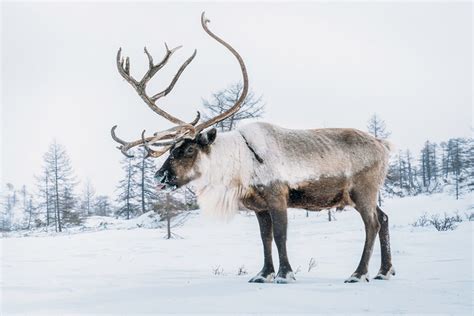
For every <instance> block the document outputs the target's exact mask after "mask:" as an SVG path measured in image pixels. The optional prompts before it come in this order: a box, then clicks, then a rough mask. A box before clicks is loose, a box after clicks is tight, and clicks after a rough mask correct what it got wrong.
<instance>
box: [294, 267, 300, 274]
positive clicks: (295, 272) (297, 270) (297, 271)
mask: <svg viewBox="0 0 474 316" xmlns="http://www.w3.org/2000/svg"><path fill="white" fill-rule="evenodd" d="M300 271H301V266H298V268H296V270H295V271H294V272H293V274H294V275H297V274H298V273H299V272H300Z"/></svg>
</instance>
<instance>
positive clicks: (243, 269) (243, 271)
mask: <svg viewBox="0 0 474 316" xmlns="http://www.w3.org/2000/svg"><path fill="white" fill-rule="evenodd" d="M246 274H248V272H247V269H245V266H244V265H242V266H240V267H239V269H238V270H237V275H246Z"/></svg>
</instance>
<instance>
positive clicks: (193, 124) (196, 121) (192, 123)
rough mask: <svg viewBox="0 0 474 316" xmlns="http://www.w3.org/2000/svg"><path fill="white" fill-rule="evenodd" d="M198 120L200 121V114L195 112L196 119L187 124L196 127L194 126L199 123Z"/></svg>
mask: <svg viewBox="0 0 474 316" xmlns="http://www.w3.org/2000/svg"><path fill="white" fill-rule="evenodd" d="M200 119H201V112H199V111H197V115H196V118H195V119H194V120H193V121H192V122H191V123H189V124H191V125H192V126H196V124H197V123H198V122H199V120H200Z"/></svg>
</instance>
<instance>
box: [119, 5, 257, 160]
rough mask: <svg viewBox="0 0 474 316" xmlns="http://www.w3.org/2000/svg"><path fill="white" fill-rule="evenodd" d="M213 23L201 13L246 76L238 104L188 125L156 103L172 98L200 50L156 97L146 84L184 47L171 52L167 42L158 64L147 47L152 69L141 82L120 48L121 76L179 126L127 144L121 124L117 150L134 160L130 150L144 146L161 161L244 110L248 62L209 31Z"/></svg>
mask: <svg viewBox="0 0 474 316" xmlns="http://www.w3.org/2000/svg"><path fill="white" fill-rule="evenodd" d="M208 22H210V20H208V19H207V18H206V17H205V15H204V12H203V13H202V14H201V25H202V27H203V29H204V31H206V33H207V34H209V36H211V37H212V38H214V39H215V40H216V41H218V42H219V43H221V44H222V45H223V46H224V47H226V48H227V49H228V50H230V52H231V53H232V54H233V55H234V56H235V57H236V58H237V60H238V62H239V64H240V68H241V70H242V76H243V84H244V85H243V90H242V94H241V95H240V97H239V99H238V100H237V102H236V103H235V104H234V105H233V106H232V107H231V108H230V109H229V110H227V111H226V112H224V113H222V114H219V115H217V116H216V117H214V118H211V119H210V120H208V121H206V122H204V123H201V124H199V125H198V126H197V127H195V125H196V124H197V123H198V122H199V119H200V113H199V112H197V116H196V118H195V119H194V120H193V121H192V122H191V123H186V122H184V121H183V120H180V119H179V118H177V117H175V116H173V115H171V114H169V113H167V112H165V111H164V110H162V109H161V108H159V107H158V106H157V105H156V101H158V100H159V99H160V98H162V97H164V96H166V95H168V94H169V93H170V92H171V91H172V90H173V88H174V86H175V84H176V82H177V81H178V79H179V77H180V76H181V74H182V73H183V71H184V70H185V69H186V67H187V66H188V65H189V64H190V63H191V62H192V61H193V59H194V57H195V56H196V53H197V51H196V50H194V53H193V54H192V55H191V56H190V57H189V58H188V59H187V60H186V61H185V62H184V63H183V64H182V65H181V67H180V68H179V70H178V72H177V73H176V74H175V76H174V77H173V80H171V83H170V84H169V85H168V87H167V88H166V89H164V90H163V91H161V92H158V93H156V94H155V95H153V96H151V97H150V96H149V95H148V94H147V92H146V85H147V83H148V82H149V81H150V79H151V78H152V77H153V76H154V75H155V74H156V73H157V72H158V71H159V70H160V69H161V68H163V66H164V65H165V64H166V63H167V62H168V60H169V59H170V57H171V55H173V53H174V52H175V51H176V50H178V49H179V48H181V46H178V47H175V48H173V49H169V48H168V45H166V43H165V48H166V54H165V56H164V57H163V59H162V61H161V62H160V63H158V64H155V63H154V62H153V57H152V56H151V54H150V53H149V52H148V50H147V48H146V47H145V49H144V51H145V54H146V55H147V57H148V70H147V72H146V73H145V74H144V75H143V78H142V79H141V80H140V81H137V80H136V79H135V78H133V77H132V76H131V75H130V59H129V57H126V58H125V59H124V58H123V57H122V56H121V53H122V49H121V48H120V49H119V50H118V52H117V69H118V71H119V73H120V75H121V76H122V77H123V78H124V79H125V80H127V82H128V83H129V84H130V85H131V86H132V87H133V88H134V89H135V91H136V92H137V93H138V95H139V96H140V97H141V98H142V100H143V101H144V102H145V103H146V104H147V105H148V107H149V108H150V109H152V110H153V111H154V112H155V113H157V114H158V115H160V116H162V117H164V118H165V119H167V120H168V121H170V122H172V123H174V124H176V125H177V126H175V127H172V128H169V129H167V130H165V131H162V132H156V133H155V134H154V135H153V136H150V137H145V131H143V132H142V135H141V136H142V137H141V139H139V140H135V141H131V142H127V141H124V140H122V139H120V138H119V137H117V135H115V129H116V128H117V125H115V126H114V127H112V130H111V135H112V138H113V139H114V140H115V141H116V142H118V143H119V144H120V146H118V147H117V148H118V149H120V151H121V152H122V153H123V154H124V155H125V156H127V157H133V156H132V155H130V154H128V150H130V149H131V148H133V147H136V146H140V145H142V146H144V148H145V150H146V151H147V156H150V157H154V158H157V157H159V156H161V155H163V154H164V153H165V152H166V151H168V150H169V148H171V146H173V145H174V144H176V143H177V142H179V141H180V140H182V139H183V138H187V137H191V138H193V137H195V136H196V135H197V134H198V133H199V132H200V131H202V130H204V129H205V128H207V127H209V126H211V125H214V124H216V123H218V122H220V121H222V120H224V119H226V118H228V117H229V116H231V115H233V114H235V113H236V112H237V111H238V110H239V109H240V107H241V106H242V104H243V101H244V100H245V97H246V96H247V92H248V76H247V70H246V68H245V64H244V61H243V59H242V57H241V56H240V55H239V53H237V51H236V50H235V49H234V48H233V47H232V46H230V45H229V44H228V43H226V42H225V41H224V40H222V39H221V38H220V37H218V36H217V35H215V34H214V33H212V32H211V31H210V30H209V28H208V27H207V23H208ZM152 146H154V147H161V148H160V149H159V150H154V149H152V148H151V147H152Z"/></svg>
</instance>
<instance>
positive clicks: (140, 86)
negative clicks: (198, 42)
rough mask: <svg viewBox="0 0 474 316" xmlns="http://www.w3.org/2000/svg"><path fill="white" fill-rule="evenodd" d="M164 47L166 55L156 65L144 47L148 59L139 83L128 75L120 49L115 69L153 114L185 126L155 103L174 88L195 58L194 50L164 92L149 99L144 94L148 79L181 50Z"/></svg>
mask: <svg viewBox="0 0 474 316" xmlns="http://www.w3.org/2000/svg"><path fill="white" fill-rule="evenodd" d="M165 47H166V54H165V56H164V57H163V59H162V61H161V62H160V63H158V64H156V65H155V64H154V62H153V57H152V56H151V54H150V53H149V51H148V49H147V48H146V47H145V48H144V51H145V54H146V56H147V58H148V70H147V72H146V73H145V74H144V75H143V78H142V79H141V80H140V81H137V80H136V79H135V78H133V77H132V76H131V75H130V59H129V58H128V57H126V58H125V59H124V58H122V48H119V50H118V52H117V69H118V71H119V73H120V75H121V76H122V77H123V78H124V79H125V80H126V81H127V82H128V83H129V84H130V85H131V86H132V87H133V88H134V89H135V91H137V93H138V95H139V96H140V97H141V98H142V100H143V101H144V102H145V103H146V104H147V105H148V107H149V108H150V109H151V110H152V111H153V112H155V113H156V114H158V115H160V116H162V117H164V118H165V119H167V120H168V121H170V122H172V123H174V124H177V125H184V124H186V123H185V122H184V121H182V120H180V119H179V118H177V117H175V116H173V115H171V114H169V113H167V112H165V111H163V110H162V109H160V108H159V107H158V106H157V105H156V103H155V102H156V101H157V100H158V99H159V98H161V97H163V96H166V95H168V93H170V92H171V90H172V89H173V87H174V86H175V84H176V82H177V81H178V79H179V77H180V76H181V74H182V73H183V71H184V70H185V69H186V67H187V66H188V65H189V64H190V63H191V61H192V60H193V59H194V57H195V56H196V50H195V51H194V53H193V54H192V55H191V57H189V58H188V59H187V60H186V61H185V62H184V63H183V65H182V66H181V67H180V68H179V70H178V72H177V73H176V75H175V76H174V78H173V80H172V81H171V83H170V85H169V86H168V87H167V88H166V89H165V90H163V91H162V92H160V93H158V94H156V95H155V96H153V97H150V96H148V94H147V93H146V85H147V83H148V81H150V79H151V78H152V77H153V76H154V75H155V74H156V73H157V72H158V71H159V70H160V69H161V68H162V67H163V66H164V65H165V64H166V63H167V62H168V61H169V59H170V57H171V55H172V54H173V53H174V52H175V51H176V50H178V49H179V48H181V46H178V47H175V48H173V49H169V48H168V45H166V43H165Z"/></svg>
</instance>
